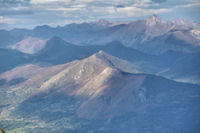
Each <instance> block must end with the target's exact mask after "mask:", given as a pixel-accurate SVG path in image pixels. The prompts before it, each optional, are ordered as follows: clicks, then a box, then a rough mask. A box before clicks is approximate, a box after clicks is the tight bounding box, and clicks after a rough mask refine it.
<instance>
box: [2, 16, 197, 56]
mask: <svg viewBox="0 0 200 133" xmlns="http://www.w3.org/2000/svg"><path fill="white" fill-rule="evenodd" d="M198 25H199V23H195V22H187V21H183V20H179V21H178V20H177V21H175V22H170V21H165V20H162V19H160V18H159V17H158V16H156V15H153V16H150V17H149V18H147V19H146V20H136V21H130V22H109V21H106V20H99V21H97V22H90V23H80V24H76V23H72V24H67V25H65V26H57V27H50V26H47V25H43V26H37V27H35V28H34V29H33V30H26V29H15V30H11V31H1V33H0V35H1V36H4V37H5V38H6V37H7V38H8V39H5V40H6V41H2V43H1V45H2V46H3V45H4V46H5V45H12V44H15V43H17V42H19V41H21V40H23V39H25V38H27V37H29V36H32V37H38V38H45V39H50V38H52V37H53V36H59V37H61V38H62V39H64V40H66V41H67V42H69V43H72V44H79V45H88V44H89V45H97V44H98V45H103V44H106V43H109V42H112V41H115V40H118V41H120V42H121V43H122V44H123V45H125V46H128V47H131V48H135V49H138V50H140V51H143V52H147V53H150V54H162V53H164V52H166V51H168V50H173V51H177V50H178V51H179V52H189V53H194V52H199V49H200V48H199V47H200V34H199V33H200V32H199V28H198V27H199V26H198Z"/></svg>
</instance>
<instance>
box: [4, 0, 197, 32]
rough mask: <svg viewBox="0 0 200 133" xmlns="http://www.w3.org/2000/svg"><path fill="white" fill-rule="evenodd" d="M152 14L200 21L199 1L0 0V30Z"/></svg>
mask: <svg viewBox="0 0 200 133" xmlns="http://www.w3.org/2000/svg"><path fill="white" fill-rule="evenodd" d="M152 14H156V15H157V16H159V17H160V18H162V19H165V20H176V19H186V20H190V21H195V22H200V0H0V29H13V28H29V29H31V28H33V27H35V26H37V25H50V26H54V27H55V26H57V25H61V26H62V25H66V24H69V23H73V22H74V23H81V22H91V21H97V20H99V19H106V20H109V21H131V20H137V19H145V18H147V17H148V16H150V15H152Z"/></svg>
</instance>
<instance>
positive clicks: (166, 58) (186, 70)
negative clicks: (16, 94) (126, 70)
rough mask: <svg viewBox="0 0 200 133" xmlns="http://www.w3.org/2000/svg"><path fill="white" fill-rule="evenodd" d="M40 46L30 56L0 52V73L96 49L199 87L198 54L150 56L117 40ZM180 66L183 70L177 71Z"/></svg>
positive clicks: (56, 41) (52, 41)
mask: <svg viewBox="0 0 200 133" xmlns="http://www.w3.org/2000/svg"><path fill="white" fill-rule="evenodd" d="M33 42H37V41H33ZM42 42H44V41H42ZM20 44H21V43H20ZM28 44H29V43H28ZM30 44H33V45H34V46H37V44H36V45H35V44H34V43H30ZM14 46H16V45H14ZM20 46H21V45H19V47H17V48H20ZM34 46H33V47H34ZM33 47H28V48H29V50H30V49H33ZM41 47H43V48H42V49H41V50H39V51H38V52H37V53H35V54H31V55H30V54H24V53H21V52H18V51H15V50H9V49H5V50H4V49H2V51H4V52H2V56H1V58H2V59H1V61H2V62H3V61H6V62H5V64H4V63H3V64H4V65H2V66H1V68H0V70H1V71H0V72H4V71H6V70H9V69H12V68H14V67H16V66H18V65H22V64H27V63H34V64H40V65H42V66H45V65H58V64H63V63H67V62H71V61H73V60H80V59H83V58H86V57H89V56H91V55H92V54H94V53H96V52H98V51H99V50H103V51H105V52H107V53H109V54H111V55H113V56H116V57H118V58H121V59H124V60H126V61H129V62H132V63H133V64H136V65H138V66H139V67H140V68H141V69H142V70H143V71H144V72H146V73H150V74H157V75H162V76H164V77H167V78H170V79H175V80H178V81H184V82H191V83H197V84H200V80H199V79H200V77H199V73H200V71H199V69H197V68H198V67H200V61H199V60H198V59H199V57H200V55H199V54H198V53H182V52H174V51H167V52H165V53H163V54H161V55H151V54H147V53H143V52H140V51H139V50H136V49H133V48H128V47H126V46H124V45H122V44H121V43H120V42H118V41H113V42H110V43H107V44H105V45H87V46H78V45H73V44H71V43H67V42H65V41H64V40H62V39H61V38H59V37H57V36H54V37H52V38H51V39H49V40H48V41H47V42H46V43H45V44H44V43H43V44H41ZM23 48H24V47H22V49H23ZM23 50H25V49H23ZM9 51H12V52H9ZM7 52H8V53H7ZM19 53H20V54H19ZM8 55H9V56H12V57H13V56H15V58H17V59H16V60H13V58H10V59H8V57H9V56H8ZM25 57H26V58H25ZM5 58H7V60H4V59H5ZM18 58H19V59H20V61H19V60H18ZM8 60H10V62H8ZM191 61H193V63H192V64H191V63H190V62H191ZM12 64H15V65H12ZM180 66H181V68H182V69H180V68H179V67H180ZM183 66H184V67H183Z"/></svg>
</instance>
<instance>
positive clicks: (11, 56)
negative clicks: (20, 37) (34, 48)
mask: <svg viewBox="0 0 200 133" xmlns="http://www.w3.org/2000/svg"><path fill="white" fill-rule="evenodd" d="M31 60H32V57H31V56H30V55H28V54H24V53H21V52H19V51H16V50H10V49H0V62H1V63H0V73H2V72H4V71H7V70H9V69H12V68H14V67H16V66H19V65H22V64H26V63H28V62H30V61H31Z"/></svg>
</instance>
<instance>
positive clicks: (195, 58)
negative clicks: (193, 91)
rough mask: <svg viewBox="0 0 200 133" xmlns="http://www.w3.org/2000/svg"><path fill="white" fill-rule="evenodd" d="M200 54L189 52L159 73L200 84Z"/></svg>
mask: <svg viewBox="0 0 200 133" xmlns="http://www.w3.org/2000/svg"><path fill="white" fill-rule="evenodd" d="M199 58H200V54H188V55H187V56H182V58H180V59H179V60H177V61H176V62H175V63H173V64H172V65H171V66H170V67H169V68H168V69H166V70H164V71H161V72H160V73H159V75H162V76H165V77H167V78H170V79H174V80H177V81H182V82H190V83H194V84H200V70H199V69H197V68H199V67H200V61H199Z"/></svg>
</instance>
